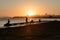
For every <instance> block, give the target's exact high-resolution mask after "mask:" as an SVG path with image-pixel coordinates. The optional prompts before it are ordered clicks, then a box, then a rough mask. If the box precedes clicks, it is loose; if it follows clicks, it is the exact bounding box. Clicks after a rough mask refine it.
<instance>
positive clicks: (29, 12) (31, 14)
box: [27, 10, 35, 16]
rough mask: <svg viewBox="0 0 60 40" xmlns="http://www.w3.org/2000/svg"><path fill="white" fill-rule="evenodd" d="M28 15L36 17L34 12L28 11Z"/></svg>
mask: <svg viewBox="0 0 60 40" xmlns="http://www.w3.org/2000/svg"><path fill="white" fill-rule="evenodd" d="M27 15H28V16H34V15H35V13H34V11H33V10H28V11H27Z"/></svg>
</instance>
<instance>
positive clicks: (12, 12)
mask: <svg viewBox="0 0 60 40" xmlns="http://www.w3.org/2000/svg"><path fill="white" fill-rule="evenodd" d="M30 9H31V10H35V11H36V13H37V14H38V15H41V14H44V13H48V14H57V15H58V14H59V15H60V0H0V17H2V16H3V17H4V16H24V15H25V14H26V13H25V11H26V10H30Z"/></svg>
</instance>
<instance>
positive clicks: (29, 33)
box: [0, 21, 60, 40]
mask: <svg viewBox="0 0 60 40" xmlns="http://www.w3.org/2000/svg"><path fill="white" fill-rule="evenodd" d="M0 40H60V22H57V21H54V22H48V23H42V24H36V25H27V26H24V27H15V28H5V29H0Z"/></svg>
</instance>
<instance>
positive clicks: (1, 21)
mask: <svg viewBox="0 0 60 40" xmlns="http://www.w3.org/2000/svg"><path fill="white" fill-rule="evenodd" d="M39 19H41V21H53V20H58V21H60V19H56V18H54V19H52V18H51V19H50V18H29V20H28V21H30V20H34V21H38V20H39ZM7 21H8V19H7V18H0V27H2V26H4V24H6V23H7ZM21 22H25V18H14V19H12V18H11V19H10V23H21Z"/></svg>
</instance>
